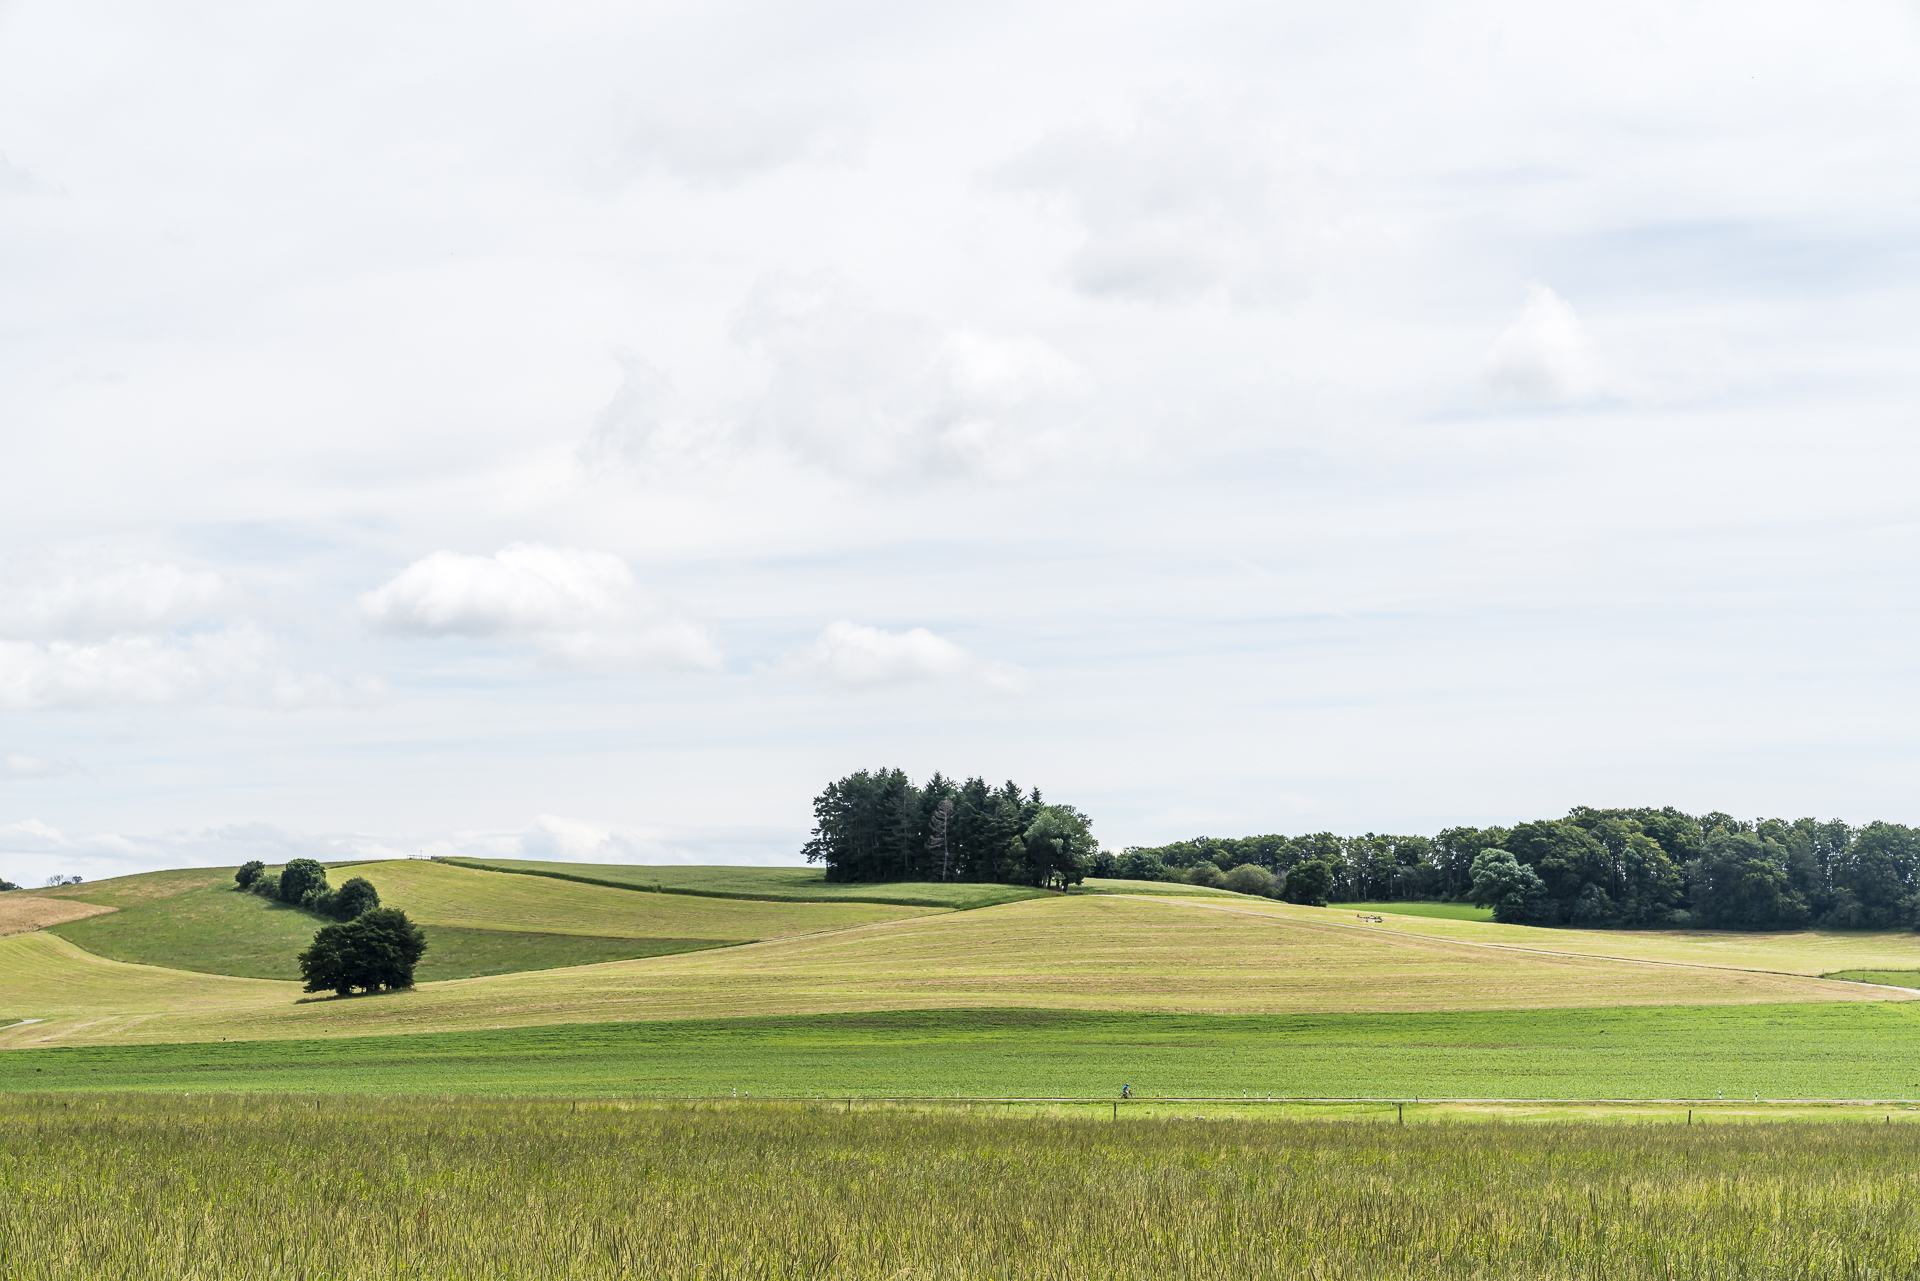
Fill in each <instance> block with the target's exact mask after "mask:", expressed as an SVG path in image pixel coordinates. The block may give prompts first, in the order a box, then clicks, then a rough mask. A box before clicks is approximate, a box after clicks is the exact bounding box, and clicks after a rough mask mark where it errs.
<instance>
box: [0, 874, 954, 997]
mask: <svg viewBox="0 0 1920 1281" xmlns="http://www.w3.org/2000/svg"><path fill="white" fill-rule="evenodd" d="M347 875H353V876H363V877H365V878H366V879H368V880H369V881H371V882H373V884H374V887H375V888H376V889H378V890H379V891H380V898H381V901H382V902H384V903H389V904H392V905H393V906H396V907H400V908H404V909H405V910H406V912H407V914H408V915H409V916H411V917H412V918H413V919H414V920H416V921H418V922H420V923H421V924H422V925H424V926H425V927H426V933H427V940H428V952H427V957H426V959H425V961H423V962H422V964H421V967H420V971H419V979H420V981H421V982H423V983H427V982H433V981H435V980H439V979H456V978H468V977H472V976H475V975H484V974H501V973H509V972H512V971H515V970H523V969H552V968H556V967H564V966H572V965H586V964H593V963H596V962H601V961H609V960H624V959H627V958H631V957H642V956H659V955H663V954H667V953H672V952H686V951H696V950H699V949H702V948H710V947H718V946H722V945H724V944H729V943H743V942H748V941H751V940H754V939H767V938H783V937H786V936H789V935H795V934H807V933H813V932H816V931H820V930H839V929H849V928H852V927H855V926H860V925H869V924H873V923H875V922H879V921H890V920H899V919H902V918H905V917H913V916H922V915H926V914H928V913H929V912H930V911H932V910H934V909H929V908H920V907H909V906H899V905H890V904H882V903H866V902H836V903H792V902H749V901H735V900H728V899H712V898H698V899H682V898H680V897H672V898H669V897H666V896H662V895H642V894H634V893H632V892H630V891H625V890H613V889H606V888H604V887H600V886H592V885H581V884H576V883H573V882H568V881H554V880H535V879H530V878H527V877H523V876H513V875H508V874H505V873H500V872H482V871H475V870H472V869H469V868H462V867H450V866H447V865H445V864H440V863H429V862H424V861H420V860H412V859H402V860H395V861H392V862H385V863H365V864H356V865H354V866H353V867H352V868H351V869H343V870H342V871H340V872H336V873H335V874H334V879H335V880H336V881H340V880H345V879H346V877H347ZM15 900H18V901H19V902H20V904H21V907H22V908H24V907H25V906H26V905H28V904H34V903H44V904H50V905H53V906H54V907H56V908H59V907H63V906H67V905H73V906H76V907H77V906H78V905H80V904H82V903H86V904H88V910H89V911H91V912H96V913H100V914H94V915H87V916H85V917H84V918H83V919H76V920H69V921H64V922H56V923H53V924H50V925H48V926H47V927H46V928H47V929H48V930H49V931H50V932H52V933H54V934H57V935H59V936H60V937H61V938H64V939H66V940H68V941H69V942H72V943H76V944H78V945H79V946H81V947H83V948H85V949H86V950H87V951H89V952H92V953H95V954H96V955H99V956H104V957H108V958H110V959H112V960H117V961H126V962H129V963H132V964H136V965H161V966H167V967H170V968H176V969H185V970H198V971H201V972H203V973H210V974H231V975H237V976H240V977H243V978H267V979H296V978H298V977H299V974H300V970H299V966H298V965H296V964H295V962H294V957H295V956H296V955H297V954H298V953H299V952H300V950H301V949H302V948H304V947H306V945H307V944H308V943H309V942H311V941H312V939H313V934H314V931H315V930H317V929H319V928H320V927H321V926H322V925H324V924H326V921H325V920H324V919H322V918H320V917H316V916H314V915H312V914H311V913H307V912H302V911H300V910H298V909H297V908H293V907H290V906H288V905H286V904H282V903H273V902H269V901H267V900H266V899H262V898H259V897H257V896H256V895H252V894H243V893H240V892H238V891H237V890H236V889H235V888H234V885H233V869H232V868H213V869H205V868H201V869H194V870H191V871H176V872H151V873H145V874H142V875H138V876H127V877H120V878H117V879H115V880H110V881H99V882H95V883H92V884H86V885H73V886H64V887H62V888H60V889H58V890H32V891H12V892H11V893H9V894H8V895H7V896H6V898H5V899H3V900H0V903H4V904H5V905H6V906H7V907H9V908H12V907H13V903H14V901H15ZM108 909H111V910H108ZM42 910H45V909H42ZM516 935H520V936H521V937H515V936H516Z"/></svg>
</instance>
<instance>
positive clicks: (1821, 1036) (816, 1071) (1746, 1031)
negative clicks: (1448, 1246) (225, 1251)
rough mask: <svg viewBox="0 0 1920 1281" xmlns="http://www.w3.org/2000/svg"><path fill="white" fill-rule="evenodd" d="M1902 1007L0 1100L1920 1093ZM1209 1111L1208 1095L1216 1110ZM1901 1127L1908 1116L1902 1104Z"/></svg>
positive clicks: (933, 1036) (303, 1049)
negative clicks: (189, 1095) (178, 1095)
mask: <svg viewBox="0 0 1920 1281" xmlns="http://www.w3.org/2000/svg"><path fill="white" fill-rule="evenodd" d="M1917 1038H1920V1005H1915V1004H1911V1003H1905V1002H1875V1003H1858V1002H1855V1003H1848V1004H1837V1005H1762V1006H1753V1005H1746V1006H1722V1007H1716V1008H1705V1009H1702V1008H1693V1007H1656V1008H1646V1009H1588V1010H1539V1011H1500V1012H1485V1011H1482V1012H1463V1013H1440V1014H1319V1015H1295V1016H1258V1015H1194V1014H1115V1013H1079V1012H1064V1011H1049V1010H1008V1009H999V1010H919V1011H898V1012H881V1013H873V1014H857V1015H809V1016H791V1017H776V1018H734V1019H724V1018H712V1019H692V1020H655V1021H649V1022H637V1023H615V1024H576V1025H553V1026H545V1027H521V1028H504V1029H501V1030H498V1031H494V1030H491V1029H489V1030H485V1031H471V1032H443V1033H415V1034H412V1035H401V1036H392V1035H390V1036H372V1037H341V1038H321V1039H312V1040H297V1041H234V1042H226V1043H222V1042H218V1041H216V1042H214V1043H212V1044H206V1043H199V1044H131V1045H103V1046H77V1047H71V1048H50V1049H17V1050H12V1051H9V1052H7V1053H5V1054H0V1092H8V1091H18V1090H83V1091H93V1090H142V1091H147V1090H162V1091H172V1092H180V1091H192V1092H193V1093H194V1094H195V1095H198V1094H200V1093H203V1092H215V1093H224V1092H247V1093H256V1092H262V1091H266V1092H274V1091H293V1092H302V1093H314V1094H369V1093H370V1094H395V1093H423V1092H424V1093H460V1094H495V1095H499V1094H506V1095H536V1094H556V1095H573V1096H600V1097H609V1096H619V1097H632V1096H637V1095H647V1096H665V1097H704V1098H714V1097H730V1096H731V1092H732V1091H734V1090H746V1091H751V1092H752V1094H753V1095H754V1096H755V1097H780V1098H820V1097H848V1096H853V1097H865V1098H875V1097H894V1098H898V1097H921V1098H1025V1099H1102V1100H1104V1099H1110V1098H1112V1097H1114V1096H1115V1095H1117V1094H1118V1093H1119V1090H1120V1087H1121V1085H1123V1084H1126V1085H1131V1086H1132V1087H1133V1090H1134V1094H1135V1096H1136V1098H1137V1099H1138V1100H1139V1104H1138V1106H1145V1105H1148V1104H1151V1103H1152V1102H1153V1101H1155V1100H1161V1099H1187V1098H1211V1099H1232V1100H1238V1099H1241V1098H1243V1097H1245V1098H1249V1099H1258V1100H1264V1098H1265V1096H1267V1095H1269V1094H1271V1095H1273V1096H1274V1097H1275V1098H1289V1097H1291V1098H1376V1099H1401V1100H1412V1099H1446V1098H1525V1099H1536V1100H1555V1099H1562V1100H1565V1099H1595V1098H1601V1099H1705V1100H1716V1099H1718V1100H1724V1101H1747V1100H1752V1099H1753V1098H1754V1097H1755V1096H1759V1097H1760V1098H1761V1099H1766V1100H1781V1099H1877V1100H1895V1101H1901V1100H1920V1064H1916V1063H1915V1061H1914V1059H1913V1056H1912V1046H1913V1045H1914V1044H1915V1041H1916V1039H1917ZM1209 1110H1210V1111H1211V1110H1212V1109H1209ZM1902 1118H1903V1120H1905V1119H1907V1118H1906V1116H1905V1113H1904V1112H1903V1113H1902Z"/></svg>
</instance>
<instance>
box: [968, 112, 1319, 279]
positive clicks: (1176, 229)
mask: <svg viewBox="0 0 1920 1281" xmlns="http://www.w3.org/2000/svg"><path fill="white" fill-rule="evenodd" d="M1261 121H1262V113H1260V112H1258V111H1254V110H1248V109H1247V108H1246V107H1245V106H1244V105H1242V106H1238V107H1230V106H1220V105H1207V104H1202V103H1199V102H1193V101H1184V102H1179V101H1176V102H1169V101H1164V100H1157V99H1156V100H1149V101H1148V102H1147V103H1145V104H1144V105H1143V106H1142V108H1141V109H1140V111H1139V112H1138V113H1137V115H1136V117H1135V119H1134V121H1133V122H1132V124H1131V126H1130V127H1128V128H1126V129H1121V130H1115V129H1105V128H1093V127H1083V128H1078V129H1071V130H1064V131H1061V132H1059V133H1056V134H1053V135H1052V136H1050V137H1048V138H1047V139H1045V140H1044V141H1042V142H1041V143H1039V144H1038V145H1037V146H1034V147H1032V148H1030V149H1029V150H1027V151H1026V152H1024V153H1022V154H1021V155H1019V156H1016V157H1015V158H1013V159H1012V160H1009V161H1007V162H1006V163H1004V164H1002V165H1000V166H999V167H998V168H996V169H995V170H993V171H992V173H991V174H990V175H989V181H990V182H991V183H992V185H994V186H995V187H998V188H1000V189H1002V190H1006V191H1025V192H1033V193H1036V194H1041V195H1050V196H1056V197H1060V198H1063V199H1064V200H1065V201H1066V202H1067V203H1068V204H1069V205H1070V206H1071V208H1072V210H1073V213H1074V216H1075V218H1076V219H1077V220H1078V222H1079V224H1080V227H1081V230H1082V232H1083V235H1084V239H1083V241H1082V243H1081V245H1080V247H1079V249H1077V250H1076V251H1075V252H1074V253H1073V254H1072V255H1071V256H1070V257H1069V258H1068V260H1067V262H1066V265H1065V272H1066V277H1067V280H1068V282H1069V283H1070V284H1071V285H1072V286H1073V287H1074V288H1075V289H1076V290H1078V291H1079V292H1081V293H1083V294H1086V295H1088V296H1090V297H1105V298H1118V299H1127V300H1131V301H1135V302H1145V303H1150V304H1154V305H1161V306H1168V305H1176V304H1181V303H1188V302H1192V301H1194V300H1196V299H1198V298H1200V297H1202V296H1204V295H1206V294H1208V293H1210V292H1213V291H1215V290H1219V291H1221V292H1223V293H1224V294H1226V295H1227V296H1228V297H1230V298H1232V299H1233V300H1234V301H1235V302H1237V303H1240V304H1243V305H1266V304H1272V303H1276V302H1281V301H1285V300H1287V299H1290V298H1292V297H1294V296H1296V295H1298V294H1299V293H1300V292H1301V291H1302V290H1303V289H1304V288H1305V287H1306V285H1307V283H1308V278H1309V276H1310V274H1311V272H1310V267H1311V264H1312V263H1313V262H1314V261H1315V259H1316V257H1317V256H1318V255H1319V253H1320V251H1321V249H1322V246H1323V243H1324V241H1325V240H1326V236H1327V223H1328V218H1327V216H1326V214H1325V213H1324V212H1323V210H1322V206H1323V205H1324V204H1325V203H1326V200H1325V197H1324V196H1323V194H1322V191H1321V184H1319V183H1318V182H1317V181H1315V180H1314V179H1313V178H1312V176H1311V174H1310V171H1309V170H1308V169H1307V168H1306V167H1305V166H1303V165H1301V164H1300V163H1298V162H1297V161H1296V160H1294V159H1293V158H1292V157H1290V156H1288V155H1287V154H1286V153H1285V151H1284V149H1283V148H1281V147H1280V146H1279V145H1278V144H1277V143H1276V141H1275V140H1274V138H1273V137H1271V136H1270V135H1269V134H1268V132H1267V131H1266V130H1265V128H1264V127H1263V125H1262V123H1261Z"/></svg>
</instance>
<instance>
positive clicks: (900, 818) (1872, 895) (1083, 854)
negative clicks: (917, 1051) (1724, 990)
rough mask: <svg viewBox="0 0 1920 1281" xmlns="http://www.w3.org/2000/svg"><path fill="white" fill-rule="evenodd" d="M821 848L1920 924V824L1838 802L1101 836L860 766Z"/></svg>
mask: <svg viewBox="0 0 1920 1281" xmlns="http://www.w3.org/2000/svg"><path fill="white" fill-rule="evenodd" d="M813 812H814V831H813V837H812V839H811V840H809V841H808V842H807V845H806V851H805V852H806V856H807V860H808V861H809V862H814V863H824V864H825V865H826V874H827V879H828V880H833V881H942V880H944V881H997V882H1001V883H1005V884H1013V885H1036V886H1047V887H1053V888H1059V889H1064V888H1066V887H1068V886H1070V885H1076V884H1079V883H1080V882H1081V881H1082V880H1084V879H1085V878H1086V877H1088V876H1096V877H1119V878H1125V879H1129V880H1145V881H1185V882H1189V883H1194V884H1201V885H1217V886H1222V887H1225V888H1228V889H1234V890H1239V891H1241V892H1242V893H1250V894H1266V895H1270V896H1272V897H1275V898H1284V899H1288V900H1290V901H1293V902H1298V903H1325V902H1329V901H1339V900H1347V901H1356V900H1391V899H1440V900H1447V901H1453V902H1472V903H1478V904H1481V905H1483V906H1488V907H1491V908H1493V910H1494V916H1495V919H1497V920H1501V921H1506V922H1509V923H1513V924H1523V925H1579V926H1585V927H1605V926H1631V927H1637V928H1648V927H1660V926H1701V927H1707V928H1713V929H1746V930H1773V929H1792V928H1796V927H1801V926H1819V927H1823V928H1829V929H1891V928H1896V927H1902V926H1907V927H1914V926H1920V830H1916V829H1914V828H1910V827H1905V826H1902V825H1900V824H1898V823H1882V822H1873V823H1867V824H1865V825H1863V826H1857V827H1856V826H1850V825H1849V824H1847V823H1845V822H1842V821H1841V820H1838V819H1834V820H1830V821H1826V822H1822V821H1820V820H1818V819H1811V818H1802V819H1778V818H1763V819H1740V818H1735V817H1734V816H1733V815H1731V814H1723V813H1720V812H1718V811H1715V812H1713V813H1709V814H1700V815H1693V814H1687V813H1683V812H1682V811H1680V810H1677V809H1673V808H1672V807H1666V808H1662V809H1651V808H1647V809H1593V808H1590V807H1587V806H1579V807H1576V808H1575V809H1573V810H1572V811H1571V812H1570V813H1568V814H1567V816H1566V817H1565V818H1545V819H1539V820H1537V821H1535V822H1530V823H1519V824H1515V825H1514V826H1512V827H1451V828H1448V829H1447V830H1445V831H1443V832H1440V833H1439V834H1438V835H1435V836H1385V835H1378V834H1375V833H1368V834H1367V835H1365V836H1336V835H1334V834H1333V833H1331V832H1316V833H1313V834H1311V835H1306V836H1279V835H1273V836H1246V837H1239V838H1236V839H1226V838H1219V837H1210V836H1202V837H1197V838H1195V839H1193V840H1190V841H1176V842H1174V843H1173V844H1170V845H1161V846H1157V847H1152V848H1146V847H1140V846H1132V847H1129V848H1127V849H1125V850H1123V851H1121V852H1119V853H1117V854H1116V853H1113V852H1110V851H1105V850H1102V849H1101V848H1100V846H1099V843H1098V842H1097V841H1095V840H1094V838H1093V835H1092V832H1091V830H1090V826H1091V824H1090V820H1089V819H1088V817H1087V816H1086V815H1085V814H1083V813H1081V812H1080V811H1079V810H1077V809H1075V808H1073V807H1072V806H1070V805H1053V804H1049V803H1047V802H1046V801H1045V800H1044V799H1043V798H1042V796H1041V794H1040V791H1039V789H1038V788H1034V789H1025V788H1022V787H1020V786H1018V785H1017V784H1014V783H1011V782H1009V783H1003V784H1000V785H999V786H993V785H990V784H988V783H987V782H986V781H985V780H984V779H979V778H970V779H967V780H966V781H964V782H961V781H957V780H954V779H949V778H946V777H945V776H943V775H940V774H935V775H934V776H933V777H932V778H930V779H928V780H927V782H926V783H925V784H924V785H916V784H915V783H914V782H913V780H912V779H910V778H908V777H907V775H906V774H905V773H904V772H903V771H901V770H897V769H881V770H871V771H869V770H862V771H860V772H859V773H856V774H850V775H848V776H847V777H846V778H843V779H840V780H838V781H837V782H834V783H832V784H830V785H828V787H827V788H826V790H825V791H823V792H821V793H820V795H819V796H817V797H815V798H814V803H813Z"/></svg>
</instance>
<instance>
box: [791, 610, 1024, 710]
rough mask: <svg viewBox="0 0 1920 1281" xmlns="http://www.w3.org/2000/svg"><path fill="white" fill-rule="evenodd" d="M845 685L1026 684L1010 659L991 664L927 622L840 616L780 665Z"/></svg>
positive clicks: (1014, 688) (1007, 689)
mask: <svg viewBox="0 0 1920 1281" xmlns="http://www.w3.org/2000/svg"><path fill="white" fill-rule="evenodd" d="M782 670H783V671H784V672H785V673H786V674H788V675H791V676H799V677H804V678H806V679H810V680H814V681H817V682H819V683H820V684H823V685H830V686H835V687H838V688H841V689H856V690H857V689H871V688H874V687H876V686H882V685H900V684H905V683H908V682H912V681H934V680H953V679H966V680H976V681H978V682H980V683H981V684H983V685H985V686H986V687H988V688H989V689H993V690H997V691H999V692H1002V693H1014V692H1018V691H1019V690H1021V689H1023V688H1025V686H1026V679H1027V678H1026V673H1025V672H1023V671H1022V670H1021V669H1020V668H1018V667H1016V666H1014V665H1013V664H1012V663H989V662H985V661H983V660H982V659H979V658H977V657H975V656H974V655H973V654H970V653H968V652H967V651H966V650H965V649H962V648H961V647H960V646H958V645H956V644H954V643H953V642H952V641H950V640H948V639H946V638H945V637H944V636H938V635H935V634H934V633H933V632H930V631H928V630H927V629H926V628H924V627H915V628H912V629H911V630H909V631H904V632H889V631H884V630H882V629H881V628H878V627H866V626H863V625H861V624H859V623H854V622H848V621H846V620H844V619H843V620H841V621H840V622H837V623H831V624H829V625H828V626H827V628H826V630H824V631H822V632H821V633H820V635H819V637H818V638H817V639H815V641H814V642H813V644H812V645H809V646H808V647H807V648H806V649H804V650H802V651H801V652H800V653H799V654H796V655H794V656H793V657H792V658H790V659H788V660H787V662H786V664H785V665H784V667H783V669H782Z"/></svg>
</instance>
